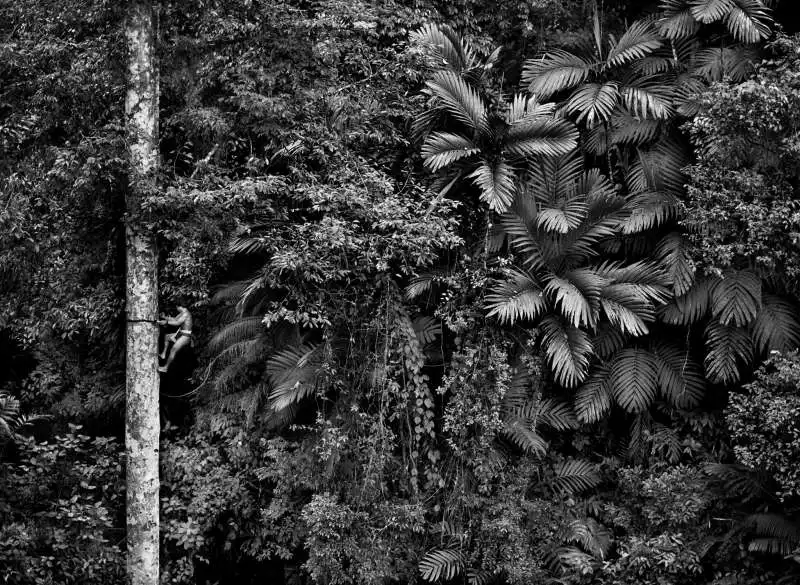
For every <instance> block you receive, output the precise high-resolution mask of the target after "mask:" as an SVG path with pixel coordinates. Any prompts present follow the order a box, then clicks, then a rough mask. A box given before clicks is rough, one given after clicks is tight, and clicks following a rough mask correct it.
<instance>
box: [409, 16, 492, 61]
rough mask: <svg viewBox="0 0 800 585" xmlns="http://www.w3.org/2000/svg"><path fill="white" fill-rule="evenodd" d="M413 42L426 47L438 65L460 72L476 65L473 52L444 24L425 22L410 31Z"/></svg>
mask: <svg viewBox="0 0 800 585" xmlns="http://www.w3.org/2000/svg"><path fill="white" fill-rule="evenodd" d="M410 39H411V41H412V42H413V43H416V44H420V45H422V46H424V47H426V48H427V49H428V50H429V51H430V53H431V54H432V56H433V57H434V60H435V61H436V64H437V65H438V66H444V67H448V68H450V69H451V70H453V71H456V72H459V73H462V72H465V71H467V70H469V69H472V68H473V67H475V66H476V65H477V62H476V59H475V54H474V52H473V51H472V49H471V48H470V47H469V45H467V44H466V43H465V42H464V41H463V39H461V37H460V36H459V35H458V33H456V32H455V31H454V30H453V29H452V28H451V27H449V26H447V25H445V24H426V25H424V26H423V27H422V28H421V29H419V30H417V31H415V32H412V33H411V35H410Z"/></svg>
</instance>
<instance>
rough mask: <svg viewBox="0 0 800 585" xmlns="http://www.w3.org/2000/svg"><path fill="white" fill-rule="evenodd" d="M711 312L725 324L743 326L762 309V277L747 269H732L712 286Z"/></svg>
mask: <svg viewBox="0 0 800 585" xmlns="http://www.w3.org/2000/svg"><path fill="white" fill-rule="evenodd" d="M710 294H711V313H712V314H713V315H714V317H716V318H718V319H719V321H720V323H722V324H723V325H735V326H736V327H743V326H745V325H747V324H748V323H750V321H752V320H753V319H755V317H756V315H757V314H758V311H759V310H760V309H761V279H760V278H759V277H758V276H756V275H755V274H753V273H752V272H748V271H745V270H730V271H727V272H725V273H724V274H723V277H722V278H721V279H717V280H715V281H714V284H713V286H712V287H711V291H710Z"/></svg>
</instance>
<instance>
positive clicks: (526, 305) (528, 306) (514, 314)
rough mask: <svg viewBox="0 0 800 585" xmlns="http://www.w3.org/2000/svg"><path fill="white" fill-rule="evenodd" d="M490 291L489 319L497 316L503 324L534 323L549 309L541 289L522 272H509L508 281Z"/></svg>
mask: <svg viewBox="0 0 800 585" xmlns="http://www.w3.org/2000/svg"><path fill="white" fill-rule="evenodd" d="M490 291H491V292H490V293H489V294H488V295H487V296H486V307H487V308H488V309H489V313H488V314H487V317H495V316H496V317H497V318H498V319H499V320H500V322H501V323H509V324H511V325H513V324H515V323H519V322H522V321H533V320H534V319H536V318H537V317H539V315H541V314H542V313H544V311H545V309H546V308H547V303H546V300H545V297H544V294H543V291H542V289H541V287H540V286H539V285H538V283H537V282H536V280H535V279H534V277H533V276H532V275H530V274H529V273H527V272H523V271H521V270H516V269H510V270H508V272H507V276H506V279H505V280H501V281H499V282H497V283H495V284H494V285H492V287H491V289H490Z"/></svg>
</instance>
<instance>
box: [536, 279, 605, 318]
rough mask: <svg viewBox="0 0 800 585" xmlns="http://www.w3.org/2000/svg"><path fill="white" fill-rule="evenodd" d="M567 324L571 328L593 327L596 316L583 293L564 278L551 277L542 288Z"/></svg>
mask: <svg viewBox="0 0 800 585" xmlns="http://www.w3.org/2000/svg"><path fill="white" fill-rule="evenodd" d="M544 291H545V294H546V295H547V296H549V297H550V298H552V301H553V304H554V305H555V306H556V307H557V308H558V309H559V310H560V312H561V314H562V315H563V316H564V318H565V319H566V320H567V322H568V323H569V324H570V325H572V326H573V327H582V326H593V325H594V322H595V320H596V319H597V315H596V313H595V311H593V310H592V305H591V303H590V302H589V300H588V299H587V298H586V297H585V296H584V295H583V292H582V291H581V290H580V289H579V288H578V287H577V286H575V284H574V283H572V282H570V281H569V280H567V279H565V278H561V277H558V276H555V275H553V276H551V277H550V278H549V279H548V281H547V285H546V286H545V288H544Z"/></svg>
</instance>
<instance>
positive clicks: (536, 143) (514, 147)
mask: <svg viewBox="0 0 800 585" xmlns="http://www.w3.org/2000/svg"><path fill="white" fill-rule="evenodd" d="M577 144H578V131H577V130H576V129H575V127H574V126H573V125H572V124H571V123H569V122H568V121H566V120H560V119H557V118H551V117H544V116H532V115H530V114H529V115H527V116H525V117H524V118H522V119H521V120H519V121H517V122H515V123H514V124H512V125H511V126H510V127H509V129H508V133H507V135H506V141H505V143H504V144H503V152H504V153H506V154H508V155H511V156H518V157H537V156H552V157H555V156H561V155H565V154H569V153H571V152H572V151H574V150H575V148H576V147H577Z"/></svg>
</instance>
